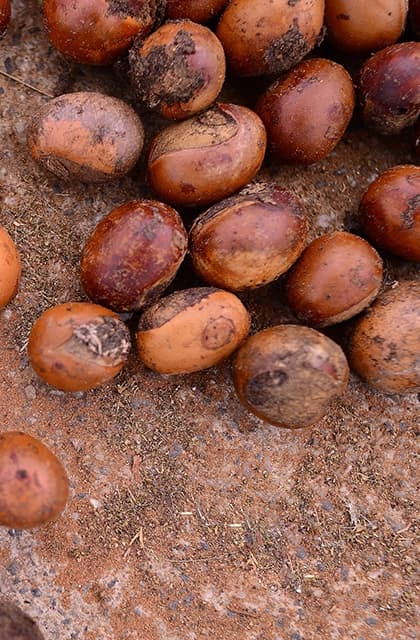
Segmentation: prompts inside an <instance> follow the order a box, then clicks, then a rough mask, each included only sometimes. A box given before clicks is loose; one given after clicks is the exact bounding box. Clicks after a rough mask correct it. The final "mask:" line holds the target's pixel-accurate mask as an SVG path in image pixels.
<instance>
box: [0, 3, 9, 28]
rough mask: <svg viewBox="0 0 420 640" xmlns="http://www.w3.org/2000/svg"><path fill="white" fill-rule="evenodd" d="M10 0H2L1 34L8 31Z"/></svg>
mask: <svg viewBox="0 0 420 640" xmlns="http://www.w3.org/2000/svg"><path fill="white" fill-rule="evenodd" d="M10 16H11V7H10V0H0V36H1V35H3V33H4V32H5V31H6V29H7V26H8V24H9V21H10Z"/></svg>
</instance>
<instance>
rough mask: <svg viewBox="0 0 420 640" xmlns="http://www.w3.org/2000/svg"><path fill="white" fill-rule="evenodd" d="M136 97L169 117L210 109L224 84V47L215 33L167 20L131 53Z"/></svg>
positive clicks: (182, 22) (197, 25) (195, 25)
mask: <svg viewBox="0 0 420 640" xmlns="http://www.w3.org/2000/svg"><path fill="white" fill-rule="evenodd" d="M130 70H131V80H132V84H133V87H134V90H135V92H136V94H137V97H138V98H139V99H140V101H141V102H142V103H143V104H144V105H145V106H146V107H147V108H149V109H153V110H155V111H157V112H158V113H160V114H161V115H162V116H164V117H165V118H170V119H172V120H182V119H184V118H189V117H190V116H192V115H194V114H195V113H198V112H199V111H203V110H204V109H207V108H208V107H209V106H210V105H211V104H212V103H213V102H214V101H215V100H216V98H217V96H218V95H219V93H220V90H221V88H222V86H223V82H224V80H225V72H226V64H225V54H224V51H223V47H222V45H221V43H220V41H219V40H218V38H216V36H215V35H214V33H213V32H212V31H210V29H207V27H203V26H201V25H200V24H195V23H194V22H191V21H189V20H182V21H177V22H167V23H166V24H164V25H163V26H162V27H160V29H158V30H157V31H155V32H154V33H152V34H151V35H150V36H149V37H148V38H146V39H145V40H143V41H142V42H139V44H135V45H134V46H133V48H132V49H131V51H130Z"/></svg>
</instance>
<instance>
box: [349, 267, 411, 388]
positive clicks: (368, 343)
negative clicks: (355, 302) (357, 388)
mask: <svg viewBox="0 0 420 640" xmlns="http://www.w3.org/2000/svg"><path fill="white" fill-rule="evenodd" d="M347 354H348V358H349V363H350V366H351V368H352V369H353V371H355V373H357V374H358V375H359V376H360V377H361V378H362V379H363V380H364V381H365V382H367V383H368V384H369V385H370V386H371V387H373V388H374V389H377V390H379V391H382V392H384V393H388V394H393V393H395V394H404V393H418V392H419V391H420V282H419V281H417V280H412V281H410V280H409V281H405V282H400V283H399V284H398V285H397V286H395V287H394V288H391V289H388V290H387V291H385V293H383V294H381V295H380V296H379V297H378V298H377V300H376V301H375V302H374V304H373V305H372V307H371V308H370V309H369V310H368V311H367V313H366V314H365V316H363V317H362V318H361V319H360V320H359V321H358V322H357V324H356V326H355V329H354V331H353V334H352V336H351V338H350V341H349V344H348V351H347Z"/></svg>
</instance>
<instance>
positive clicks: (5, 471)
mask: <svg viewBox="0 0 420 640" xmlns="http://www.w3.org/2000/svg"><path fill="white" fill-rule="evenodd" d="M68 492H69V487H68V480H67V476H66V473H65V471H64V469H63V467H62V465H61V462H60V461H59V460H58V459H57V458H56V457H55V455H54V454H53V453H52V452H51V451H50V450H49V449H48V448H47V447H46V446H45V445H44V444H43V443H42V442H40V441H39V440H37V439H36V438H33V437H32V436H29V435H27V434H25V433H20V432H18V431H6V432H3V433H0V525H1V526H4V527H10V528H12V529H33V528H35V527H40V526H41V525H44V524H46V523H47V522H51V521H52V520H55V519H56V518H58V516H59V515H60V513H61V512H62V511H63V509H64V507H65V504H66V502H67V497H68ZM0 637H1V631H0ZM13 637H14V636H13Z"/></svg>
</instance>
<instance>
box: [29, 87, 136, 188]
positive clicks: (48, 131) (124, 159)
mask: <svg viewBox="0 0 420 640" xmlns="http://www.w3.org/2000/svg"><path fill="white" fill-rule="evenodd" d="M27 140H28V147H29V151H30V153H31V155H32V157H33V158H34V159H35V160H37V161H38V162H39V163H40V164H41V165H42V166H43V167H44V168H45V169H47V170H48V171H51V172H52V173H54V174H55V175H56V176H58V177H59V178H63V179H67V180H69V179H72V178H76V179H77V180H81V181H82V182H107V181H108V180H114V179H116V178H119V177H121V176H123V175H125V174H126V173H128V171H130V170H131V169H132V168H133V167H134V165H135V164H136V162H137V160H138V159H139V157H140V154H141V151H142V148H143V140H144V134H143V125H142V123H141V121H140V118H139V117H138V115H137V114H136V112H135V111H134V110H133V109H132V108H131V107H130V106H128V105H127V104H126V103H125V102H123V101H122V100H118V99H117V98H113V97H111V96H106V95H103V94H102V93H95V92H89V91H80V92H77V93H68V94H64V95H62V96H59V97H58V98H54V99H53V100H51V101H50V102H47V104H45V105H44V106H43V107H41V109H40V110H39V111H38V112H37V113H36V114H35V115H34V116H33V118H32V120H31V121H30V123H29V125H28V130H27Z"/></svg>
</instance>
